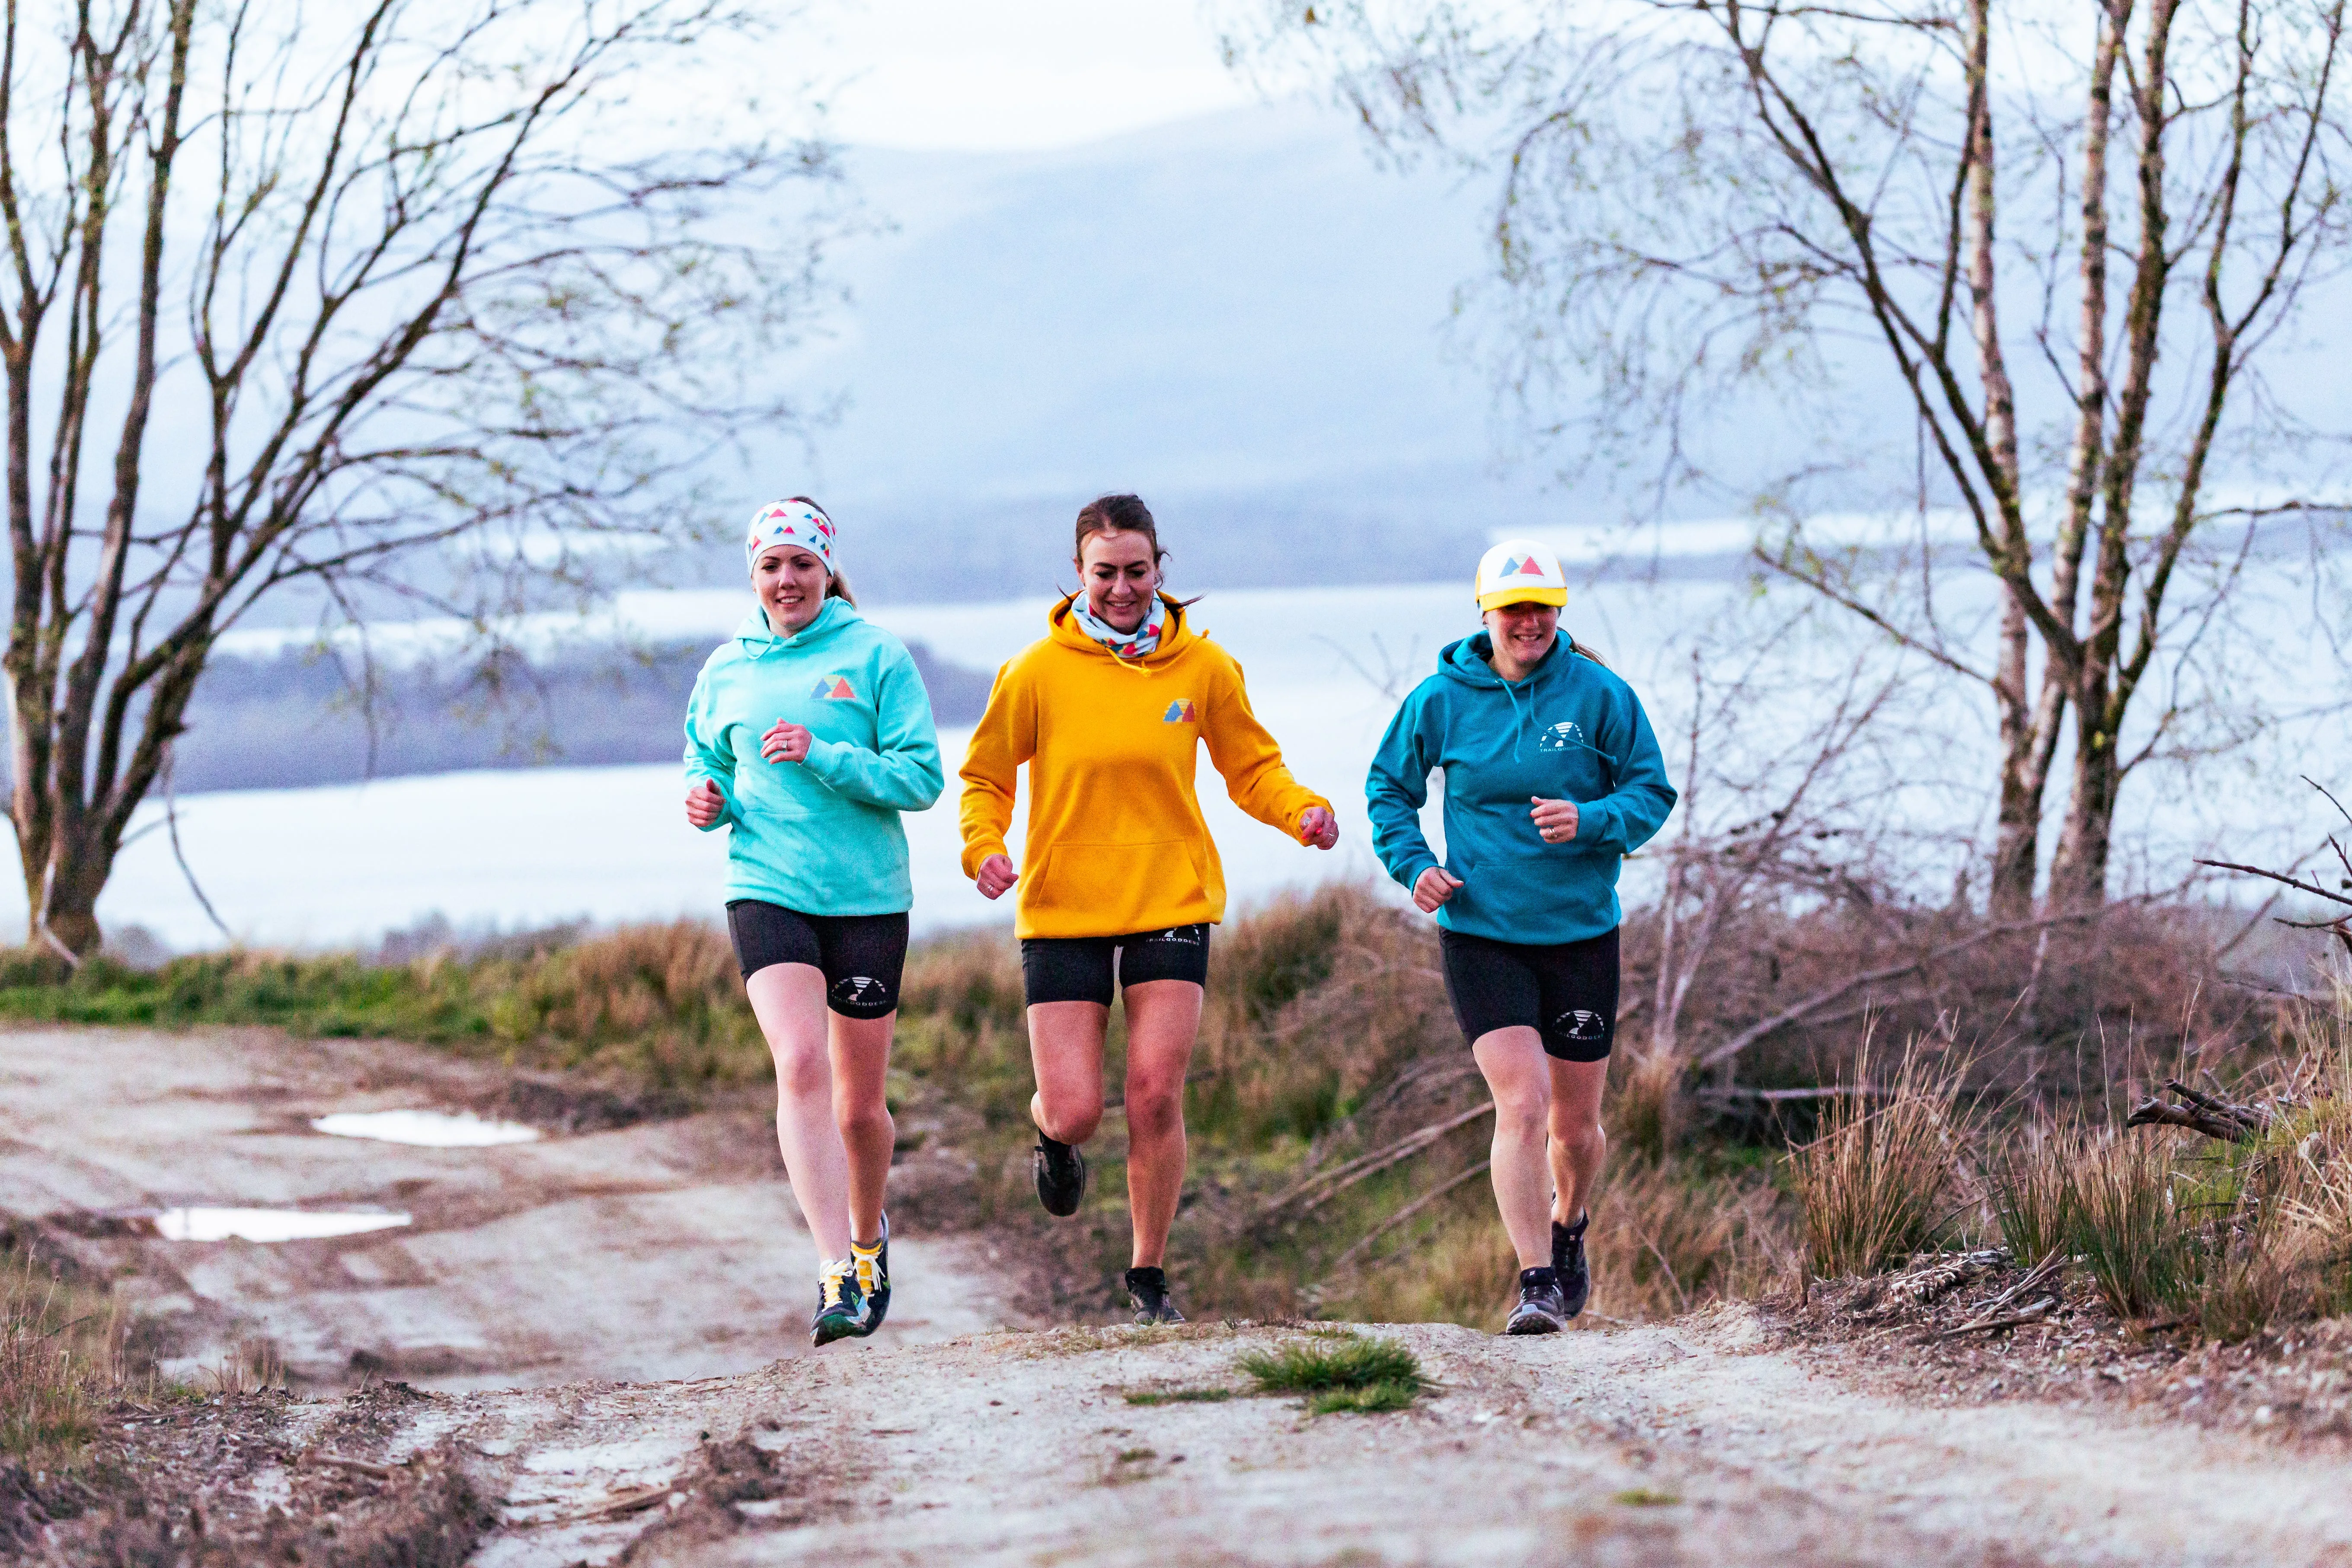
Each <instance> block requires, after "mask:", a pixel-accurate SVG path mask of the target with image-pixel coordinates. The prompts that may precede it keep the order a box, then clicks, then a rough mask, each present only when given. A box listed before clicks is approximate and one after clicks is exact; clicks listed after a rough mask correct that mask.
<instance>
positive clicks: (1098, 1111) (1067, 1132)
mask: <svg viewBox="0 0 2352 1568" xmlns="http://www.w3.org/2000/svg"><path fill="white" fill-rule="evenodd" d="M1037 1099H1038V1102H1039V1104H1040V1106H1041V1107H1042V1109H1043V1110H1045V1125H1044V1126H1043V1127H1041V1128H1039V1129H1038V1131H1041V1132H1044V1133H1045V1136H1047V1137H1048V1138H1051V1139H1053V1140H1054V1141H1055V1142H1057V1143H1083V1142H1086V1141H1087V1139H1089V1138H1091V1137H1093V1136H1094V1135H1095V1130H1096V1129H1097V1128H1098V1127H1100V1126H1101V1125H1102V1119H1103V1108H1102V1096H1101V1095H1099V1094H1094V1095H1085V1096H1081V1095H1076V1094H1073V1093H1071V1092H1069V1091H1068V1090H1064V1091H1062V1092H1060V1093H1058V1094H1056V1093H1052V1092H1048V1091H1046V1090H1044V1089H1040V1090H1039V1091H1038V1095H1037Z"/></svg>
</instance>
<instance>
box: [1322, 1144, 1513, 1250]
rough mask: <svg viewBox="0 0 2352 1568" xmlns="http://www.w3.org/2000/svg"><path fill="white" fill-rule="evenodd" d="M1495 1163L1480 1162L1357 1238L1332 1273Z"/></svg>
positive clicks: (1416, 1199)
mask: <svg viewBox="0 0 2352 1568" xmlns="http://www.w3.org/2000/svg"><path fill="white" fill-rule="evenodd" d="M1494 1163H1495V1162H1494V1161H1492V1160H1481V1161H1479V1162H1478V1163H1476V1164H1475V1165H1473V1166H1471V1167H1470V1168H1469V1169H1468V1170H1466V1171H1465V1172H1463V1173H1461V1174H1460V1175H1458V1176H1455V1177H1454V1178H1452V1179H1451V1180H1449V1181H1446V1182H1444V1183H1442V1184H1439V1185H1438V1186H1437V1187H1435V1188H1434V1189H1433V1190H1431V1191H1429V1192H1426V1193H1423V1194H1421V1196H1419V1197H1417V1198H1415V1199H1413V1200H1412V1202H1411V1203H1409V1204H1407V1205H1404V1207H1402V1208H1401V1209H1399V1210H1397V1212H1396V1213H1394V1214H1392V1215H1389V1217H1388V1218H1386V1219H1384V1220H1382V1221H1381V1223H1380V1224H1378V1225H1376V1226H1372V1228H1371V1229H1370V1230H1368V1231H1366V1232H1364V1234H1363V1235H1362V1236H1361V1237H1358V1238H1357V1240H1356V1243H1355V1245H1354V1246H1352V1247H1349V1248H1348V1250H1347V1251H1345V1252H1343V1253H1341V1254H1339V1257H1338V1258H1333V1259H1332V1260H1331V1268H1330V1272H1331V1273H1334V1274H1337V1273H1338V1272H1339V1270H1340V1269H1342V1268H1346V1267H1347V1266H1348V1265H1349V1264H1350V1263H1352V1262H1354V1261H1355V1260H1356V1256H1357V1254H1359V1253H1360V1252H1362V1251H1363V1250H1364V1248H1366V1247H1370V1246H1371V1244H1372V1243H1373V1242H1375V1241H1378V1240H1379V1239H1380V1238H1381V1237H1384V1236H1386V1235H1387V1234H1388V1233H1389V1232H1391V1231H1392V1230H1394V1229H1395V1228H1396V1227H1397V1226H1401V1225H1402V1224H1404V1222H1405V1221H1407V1220H1409V1219H1411V1218H1412V1216H1413V1215H1417V1214H1419V1213H1420V1212H1421V1211H1422V1210H1423V1209H1425V1208H1427V1207H1428V1206H1429V1205H1432V1204H1433V1203H1435V1202H1436V1201H1437V1200H1438V1199H1440V1198H1442V1197H1444V1195H1445V1194H1448V1193H1450V1192H1452V1191H1453V1190H1454V1188H1456V1187H1458V1186H1460V1185H1461V1184H1463V1183H1465V1182H1467V1181H1471V1180H1473V1179H1475V1178H1476V1177H1479V1176H1483V1175H1485V1174H1486V1172H1487V1170H1488V1168H1489V1167H1491V1166H1492V1165H1493V1164H1494Z"/></svg>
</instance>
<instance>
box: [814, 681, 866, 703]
mask: <svg viewBox="0 0 2352 1568" xmlns="http://www.w3.org/2000/svg"><path fill="white" fill-rule="evenodd" d="M809 695H810V696H811V697H814V698H816V699H818V700H820V701H824V702H855V701H856V700H857V693H856V692H855V691H853V690H851V689H850V688H849V678H848V677H847V676H845V675H828V676H824V677H823V678H822V679H819V680H818V681H817V683H816V686H815V688H814V689H813V690H811V691H810V692H809Z"/></svg>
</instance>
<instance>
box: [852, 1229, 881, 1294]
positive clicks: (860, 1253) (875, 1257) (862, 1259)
mask: <svg viewBox="0 0 2352 1568" xmlns="http://www.w3.org/2000/svg"><path fill="white" fill-rule="evenodd" d="M849 1259H850V1261H851V1262H852V1263H854V1264H855V1265H856V1268H857V1288H858V1289H860V1290H863V1291H865V1292H866V1294H867V1295H868V1296H871V1295H872V1294H874V1292H875V1291H876V1290H877V1289H880V1288H881V1283H882V1244H881V1243H880V1242H878V1241H877V1242H876V1243H875V1244H874V1250H873V1251H871V1252H868V1251H866V1248H864V1247H860V1246H858V1245H857V1243H856V1242H854V1241H853V1242H851V1243H850V1244H849Z"/></svg>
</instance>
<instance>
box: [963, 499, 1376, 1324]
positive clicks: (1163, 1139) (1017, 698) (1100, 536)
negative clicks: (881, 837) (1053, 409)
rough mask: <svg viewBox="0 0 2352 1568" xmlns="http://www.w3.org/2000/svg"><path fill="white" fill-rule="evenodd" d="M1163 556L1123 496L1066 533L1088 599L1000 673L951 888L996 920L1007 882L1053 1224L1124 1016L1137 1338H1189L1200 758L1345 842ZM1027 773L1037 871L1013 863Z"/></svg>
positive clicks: (1215, 894)
mask: <svg viewBox="0 0 2352 1568" xmlns="http://www.w3.org/2000/svg"><path fill="white" fill-rule="evenodd" d="M1165 554H1166V552H1164V551H1162V550H1161V549H1160V534H1159V531H1158V529H1157V527H1156V526H1155V525H1154V524H1153V521H1152V517H1151V513H1150V510H1149V509H1148V508H1146V507H1145V506H1144V504H1143V502H1142V500H1139V498H1137V497H1135V496H1131V495H1110V496H1103V497H1100V498H1098V499H1097V500H1094V501H1091V502H1089V503H1088V504H1087V507H1086V508H1085V509H1084V510H1081V511H1080V512H1079V513H1078V526H1077V568H1078V577H1079V581H1080V584H1081V586H1080V588H1079V591H1078V592H1077V593H1076V594H1073V595H1070V596H1069V597H1067V598H1066V599H1064V600H1063V601H1062V602H1061V603H1059V604H1058V605H1055V606H1054V609H1053V612H1052V614H1051V615H1050V616H1047V624H1048V628H1049V629H1048V631H1047V634H1046V636H1045V638H1044V640H1043V641H1040V642H1037V643H1034V644H1032V645H1031V646H1030V647H1028V648H1026V649H1024V651H1023V652H1022V653H1021V654H1020V655H1019V656H1018V657H1017V658H1014V659H1013V661H1012V662H1011V663H1009V664H1007V665H1006V666H1005V667H1004V668H1003V669H1001V670H999V671H998V672H997V676H996V685H995V687H994V689H992V690H991V691H990V692H989V696H988V711H987V712H986V713H985V714H983V715H982V718H981V721H980V728H979V729H978V730H976V731H973V733H972V737H971V749H970V750H969V751H968V752H966V754H965V759H964V764H963V808H962V820H963V869H964V874H965V875H966V876H968V877H970V878H971V879H973V880H974V881H976V882H978V883H979V884H980V890H981V891H982V893H984V894H986V895H987V896H988V897H989V898H992V899H997V898H1002V897H1003V896H1004V894H1005V893H1006V892H1007V891H1008V890H1010V889H1012V888H1013V885H1014V884H1015V883H1016V882H1018V883H1019V884H1020V888H1021V897H1020V901H1019V905H1018V914H1017V916H1016V918H1015V920H1014V922H1013V931H1014V933H1015V934H1016V935H1017V936H1019V937H1020V939H1021V972H1022V979H1023V982H1024V988H1025V990H1026V993H1027V1001H1028V1005H1029V1054H1030V1058H1031V1060H1032V1061H1033V1062H1034V1065H1035V1068H1036V1071H1037V1092H1036V1094H1035V1095H1034V1097H1032V1099H1031V1100H1030V1102H1029V1114H1030V1117H1031V1119H1032V1120H1033V1121H1035V1122H1036V1124H1037V1149H1036V1152H1035V1154H1034V1166H1035V1170H1036V1178H1037V1196H1038V1200H1039V1201H1040V1202H1042V1203H1043V1204H1044V1205H1045V1208H1046V1211H1047V1212H1048V1213H1051V1214H1056V1215H1071V1214H1076V1212H1077V1208H1078V1202H1079V1200H1080V1198H1082V1197H1083V1196H1084V1195H1085V1193H1086V1181H1087V1168H1086V1161H1085V1160H1084V1158H1083V1157H1082V1156H1080V1154H1079V1153H1078V1150H1077V1145H1079V1144H1081V1143H1084V1142H1086V1141H1087V1139H1089V1138H1091V1137H1093V1136H1094V1133H1095V1129H1096V1128H1097V1126H1099V1125H1100V1124H1101V1122H1102V1114H1103V1066H1102V1056H1103V1036H1104V1032H1105V1030H1106V1029H1107V1028H1108V1026H1109V1021H1110V1001H1111V994H1112V992H1113V990H1114V989H1119V990H1122V991H1123V992H1124V994H1125V996H1126V1001H1127V1042H1128V1043H1127V1093H1126V1106H1127V1134H1128V1156H1127V1193H1128V1205H1129V1209H1130V1211H1131V1213H1132V1219H1133V1223H1134V1227H1135V1254H1134V1267H1132V1268H1129V1270H1128V1271H1127V1289H1128V1293H1129V1296H1130V1297H1131V1298H1132V1299H1133V1300H1134V1302H1135V1310H1136V1318H1137V1321H1139V1322H1181V1321H1183V1317H1182V1315H1181V1313H1179V1312H1178V1311H1177V1310H1176V1306H1175V1303H1174V1301H1173V1300H1171V1298H1170V1295H1169V1290H1168V1279H1167V1275H1166V1273H1165V1271H1164V1268H1163V1267H1162V1264H1163V1260H1164V1255H1165V1253H1166V1250H1167V1246H1168V1227H1169V1225H1170V1224H1171V1222H1172V1221H1173V1220H1174V1219H1175V1217H1176V1200H1177V1197H1178V1195H1179V1194H1180V1193H1181V1190H1182V1187H1183V1184H1184V1074H1185V1070H1186V1068H1188V1067H1189V1066H1190V1065H1191V1063H1192V1046H1193V1042H1194V1040H1195V1039H1196V1038H1197V1037H1198V1036H1199V1034H1200V1030H1201V996H1202V983H1203V982H1204V981H1205V980H1206V979H1207V978H1208V973H1209V928H1210V927H1211V926H1213V925H1214V924H1216V923H1217V922H1218V921H1220V920H1222V919H1223V918H1224V912H1225V879H1224V872H1223V868H1222V867H1221V866H1220V865H1219V863H1218V860H1217V847H1216V844H1215V843H1214V842H1213V840H1212V839H1211V838H1210V837H1209V830H1208V826H1207V825H1206V824H1204V823H1203V822H1202V820H1201V802H1200V798H1199V797H1198V796H1197V795H1194V794H1193V792H1192V773H1193V769H1194V766H1195V763H1196V760H1197V756H1198V752H1199V749H1200V747H1201V745H1202V742H1206V743H1207V745H1208V748H1209V760H1210V761H1211V762H1212V763H1215V764H1216V769H1217V772H1218V773H1222V774H1223V775H1224V780H1225V791H1226V793H1227V794H1229V795H1232V796H1233V798H1234V804H1235V805H1238V806H1240V807H1241V808H1242V809H1243V810H1244V811H1246V812H1248V813H1249V814H1250V815H1251V816H1255V817H1256V818H1257V819H1258V820H1259V821H1260V822H1263V823H1265V824H1266V825H1267V826H1271V827H1275V828H1278V829H1280V830H1281V831H1282V832H1284V833H1286V834H1289V835H1290V836H1291V837H1294V838H1296V839H1297V840H1298V841H1299V842H1300V843H1302V844H1311V845H1313V846H1315V847H1317V848H1318V849H1328V848H1330V847H1332V846H1333V845H1335V844H1337V843H1338V842H1339V824H1338V822H1337V821H1336V820H1335V819H1334V818H1333V816H1332V815H1331V803H1330V802H1329V801H1328V800H1326V799H1324V798H1323V797H1322V796H1321V795H1317V794H1316V793H1315V792H1314V791H1312V790H1310V789H1307V787H1306V786H1305V785H1303V784H1300V783H1299V782H1298V781H1297V779H1295V778H1293V777H1291V776H1290V770H1289V769H1288V768H1286V767H1285V766H1283V763H1282V751H1281V748H1280V747H1278V746H1276V744H1275V742H1274V737H1273V736H1271V735H1269V734H1267V733H1266V731H1265V726H1264V725H1262V724H1260V723H1259V722H1258V721H1257V716H1256V715H1255V714H1254V713H1252V712H1251V711H1250V705H1249V694H1248V693H1247V692H1246V691H1245V690H1244V689H1243V686H1242V668H1241V666H1240V665H1239V664H1237V663H1235V662H1234V658H1233V656H1232V655H1231V654H1229V653H1227V652H1225V650H1224V649H1223V648H1222V647H1218V646H1217V645H1216V644H1214V643H1213V642H1210V641H1208V640H1207V639H1205V638H1203V637H1200V636H1198V635H1197V634H1196V633H1194V631H1193V630H1192V626H1190V625H1188V624H1187V617H1186V616H1185V614H1184V606H1183V605H1181V604H1179V603H1178V602H1177V601H1176V600H1174V599H1171V598H1170V597H1168V596H1167V595H1164V594H1162V593H1161V592H1160V579H1161V561H1162V559H1163V557H1164V556H1165ZM1022 763H1028V764H1029V824H1028V829H1027V834H1026V838H1025V842H1024V855H1025V857H1026V858H1027V861H1028V865H1027V868H1026V869H1025V870H1021V869H1016V868H1015V867H1014V866H1013V858H1012V856H1011V854H1010V853H1009V852H1008V851H1007V849H1006V847H1005V842H1004V834H1005V830H1006V829H1007V828H1009V827H1010V826H1012V824H1013V789H1014V784H1015V780H1016V779H1017V777H1018V775H1019V770H1020V767H1021V764H1022Z"/></svg>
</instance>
